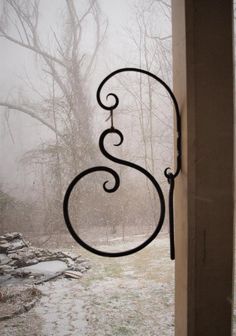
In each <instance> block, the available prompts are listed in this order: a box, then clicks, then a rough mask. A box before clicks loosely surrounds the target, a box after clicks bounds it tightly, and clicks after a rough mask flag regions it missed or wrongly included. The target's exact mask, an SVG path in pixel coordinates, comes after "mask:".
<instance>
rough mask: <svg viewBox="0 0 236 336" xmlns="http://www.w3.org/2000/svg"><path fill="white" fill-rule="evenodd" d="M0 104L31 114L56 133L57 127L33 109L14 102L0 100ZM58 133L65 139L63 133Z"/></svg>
mask: <svg viewBox="0 0 236 336" xmlns="http://www.w3.org/2000/svg"><path fill="white" fill-rule="evenodd" d="M0 106H3V107H7V108H8V109H9V110H17V111H20V112H22V113H24V114H26V115H28V116H30V117H31V118H33V119H35V120H37V121H39V122H40V123H41V124H43V125H44V126H47V127H48V128H49V129H50V130H51V131H53V132H54V133H55V132H56V129H55V128H54V127H53V126H52V125H50V124H49V123H48V122H47V121H45V120H44V119H42V118H41V117H40V116H38V115H37V114H35V113H34V112H33V111H31V110H29V109H27V108H25V107H23V106H20V105H14V104H10V103H7V102H2V101H0ZM58 135H59V136H60V137H61V138H62V139H63V135H62V134H60V133H58Z"/></svg>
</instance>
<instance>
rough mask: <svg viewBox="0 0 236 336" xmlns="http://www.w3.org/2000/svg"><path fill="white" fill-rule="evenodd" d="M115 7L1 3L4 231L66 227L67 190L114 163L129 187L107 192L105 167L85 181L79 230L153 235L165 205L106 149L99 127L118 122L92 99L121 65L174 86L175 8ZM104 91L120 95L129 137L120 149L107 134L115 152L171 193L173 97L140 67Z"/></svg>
mask: <svg viewBox="0 0 236 336" xmlns="http://www.w3.org/2000/svg"><path fill="white" fill-rule="evenodd" d="M114 6H116V7H115V8H112V7H111V3H110V2H109V1H107V0H103V1H96V0H91V1H88V0H87V1H73V0H64V1H63V0H60V1H54V2H53V1H52V2H50V4H49V2H48V1H36V0H35V1H33V0H31V1H23V0H22V1H21V0H2V1H1V20H0V44H1V48H2V49H3V59H4V57H5V63H4V61H3V63H2V69H1V72H3V73H4V71H5V70H4V64H5V65H6V64H7V62H8V56H9V55H11V56H10V58H9V59H10V60H13V61H12V67H11V75H9V76H8V74H7V73H4V78H5V80H2V81H1V95H0V106H1V108H0V111H1V115H0V117H1V142H2V144H1V152H2V154H1V161H2V162H4V168H2V171H1V174H0V183H1V184H0V186H1V187H0V211H1V213H0V216H1V232H6V231H13V230H17V231H23V232H35V231H37V232H38V233H41V234H53V233H59V232H65V231H66V229H65V225H64V223H63V217H62V201H63V195H64V193H65V190H66V187H67V185H68V183H69V182H70V181H71V179H72V178H73V177H74V176H76V175H77V174H78V173H79V172H81V171H82V170H83V169H86V168H89V167H91V166H96V165H99V164H104V165H109V166H112V167H113V166H114V169H116V170H117V172H118V173H119V175H120V177H121V180H122V181H121V188H120V190H119V191H118V192H117V193H116V195H112V197H111V195H106V194H105V193H104V191H103V189H102V184H103V183H104V181H105V180H106V179H107V177H106V176H105V174H104V173H101V174H99V173H96V174H94V175H95V176H93V177H89V178H86V179H85V180H84V182H83V183H81V185H80V186H79V187H78V188H76V191H75V193H74V195H73V199H72V202H71V212H72V217H73V221H74V222H76V225H77V229H78V230H79V231H80V232H81V233H82V234H83V235H84V237H87V239H90V240H93V239H95V238H96V239H100V238H102V237H103V238H104V236H105V237H106V239H107V240H109V238H110V237H112V236H113V237H114V236H115V237H123V238H124V237H125V236H126V235H127V236H129V235H132V234H148V233H149V232H150V231H152V230H153V228H154V226H155V220H156V218H157V217H158V216H159V211H160V210H159V208H158V205H157V203H156V196H155V192H154V190H153V187H152V186H151V185H150V184H149V182H148V181H147V180H146V178H144V177H142V176H141V177H140V176H139V175H138V173H135V172H132V170H131V171H130V170H129V169H126V168H124V167H119V166H118V167H115V165H113V164H111V163H110V162H107V160H106V159H105V158H103V157H102V155H101V153H100V151H99V148H98V144H97V143H98V138H99V134H100V133H101V131H102V130H104V129H106V128H108V127H109V122H110V121H109V120H108V121H107V122H106V121H105V120H106V119H107V117H108V114H106V113H105V112H104V111H102V110H101V108H100V107H99V106H98V105H97V102H96V100H95V98H96V90H97V87H98V85H99V83H100V82H101V81H102V79H103V78H104V77H105V76H106V75H108V74H109V73H110V72H111V71H113V70H115V69H117V68H119V67H125V66H134V67H138V68H143V69H146V70H148V71H151V72H153V73H155V74H156V75H158V76H159V77H161V78H162V79H163V80H165V81H166V82H167V83H168V84H169V85H170V86H171V85H172V83H171V81H172V80H171V78H172V74H171V67H172V65H171V62H172V59H171V24H170V17H171V13H170V10H171V9H170V5H169V2H168V1H161V0H156V1H151V0H148V1H138V0H137V1H130V2H128V4H127V2H125V1H121V2H119V6H118V7H117V4H116V5H114V4H113V7H114ZM114 13H115V14H116V18H114ZM154 16H155V17H156V18H158V20H159V24H156V19H155V21H154V20H153V18H154ZM154 22H155V24H154ZM18 58H19V60H18ZM6 69H7V67H6ZM106 90H107V92H104V93H103V94H104V96H103V99H104V100H105V99H106V98H105V97H106V93H109V92H116V93H117V94H118V95H119V98H120V105H119V109H117V111H115V116H114V122H115V126H116V127H117V128H118V129H120V130H122V132H123V133H124V136H125V142H124V145H122V146H121V147H122V148H114V147H113V146H112V144H113V142H114V139H113V138H112V137H111V139H109V143H107V146H108V147H109V150H110V152H112V153H115V154H116V155H117V156H119V157H122V158H124V159H128V160H129V161H133V162H135V163H137V164H140V165H142V166H144V167H145V168H146V169H147V170H148V171H150V172H151V173H152V174H153V175H154V176H155V177H156V178H157V180H158V181H159V182H160V183H161V184H162V187H163V188H164V190H166V184H165V183H166V182H165V178H164V175H163V171H164V168H166V167H168V166H170V167H173V162H172V161H173V153H172V152H173V151H172V148H173V145H172V142H173V134H172V133H173V120H172V118H173V113H172V103H171V101H170V99H169V97H168V96H167V95H166V93H165V92H164V90H163V89H162V88H161V87H160V85H158V84H157V83H155V82H154V81H153V80H152V79H150V78H145V76H141V75H139V74H137V75H135V74H124V75H123V74H122V75H120V76H118V77H117V78H116V80H112V82H111V84H110V87H106ZM106 90H105V91H106ZM110 99H111V101H112V97H110V98H109V100H110ZM144 200H145V202H144ZM104 230H105V231H104ZM104 232H105V233H104Z"/></svg>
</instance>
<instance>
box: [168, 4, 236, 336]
mask: <svg viewBox="0 0 236 336" xmlns="http://www.w3.org/2000/svg"><path fill="white" fill-rule="evenodd" d="M172 15H173V64H174V93H175V95H176V97H177V100H178V102H179V105H180V110H181V115H182V134H183V143H182V147H183V169H182V173H181V174H180V176H179V177H178V179H177V182H176V200H175V204H176V312H175V315H176V336H211V335H212V336H230V335H231V322H232V318H231V314H232V301H233V298H232V278H233V206H234V203H233V142H234V138H233V124H234V118H233V115H234V108H233V29H232V16H233V2H232V1H229V0H217V1H212V0H195V1H194V0H172Z"/></svg>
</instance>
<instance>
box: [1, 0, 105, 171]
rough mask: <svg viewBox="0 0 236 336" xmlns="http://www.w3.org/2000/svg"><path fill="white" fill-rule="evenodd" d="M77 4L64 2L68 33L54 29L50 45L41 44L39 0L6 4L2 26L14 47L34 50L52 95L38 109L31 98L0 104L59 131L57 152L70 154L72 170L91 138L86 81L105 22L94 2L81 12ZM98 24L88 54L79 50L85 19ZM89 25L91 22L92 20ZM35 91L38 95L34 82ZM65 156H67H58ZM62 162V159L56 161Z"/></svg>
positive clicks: (7, 1)
mask: <svg viewBox="0 0 236 336" xmlns="http://www.w3.org/2000/svg"><path fill="white" fill-rule="evenodd" d="M78 7H81V6H76V3H75V1H73V0H65V10H66V14H65V18H64V26H63V30H64V32H63V33H61V34H60V35H59V33H58V32H55V31H54V30H52V31H51V35H50V37H51V40H50V43H49V44H48V45H45V44H44V43H43V42H42V40H43V39H42V38H41V35H40V34H41V32H40V28H39V23H40V15H39V8H40V1H39V0H33V1H30V2H29V1H25V0H21V1H19V0H4V3H3V14H2V17H1V22H0V37H1V38H4V39H7V40H9V41H10V42H12V43H13V44H14V45H15V46H19V48H24V49H28V50H31V51H32V52H33V53H34V54H35V55H36V56H37V57H36V61H37V63H38V64H40V66H41V69H40V70H42V72H43V74H44V82H45V85H47V86H48V95H47V96H46V97H42V95H41V94H40V92H38V93H39V95H40V96H41V100H39V101H38V103H37V105H35V104H33V103H32V101H30V99H29V98H28V97H22V98H21V100H20V101H19V99H18V100H16V101H11V100H10V101H8V100H7V101H6V100H5V101H3V100H1V101H0V106H4V107H6V108H8V109H9V110H17V111H19V112H22V113H24V114H26V115H28V116H30V117H31V118H34V119H36V120H38V121H39V122H40V123H42V124H43V125H45V126H46V127H48V128H49V129H50V130H51V131H53V132H54V133H55V140H56V145H57V149H58V151H63V150H64V151H65V152H66V154H67V155H68V153H70V157H71V159H70V160H69V161H70V166H72V167H73V169H74V171H77V170H78V166H79V160H80V157H79V155H78V154H80V153H82V152H83V151H85V150H87V151H88V153H89V149H90V148H89V141H88V139H91V138H92V131H91V111H92V108H91V106H90V105H89V102H88V97H87V95H86V92H87V91H86V90H87V87H86V85H87V81H88V78H89V76H90V74H91V71H92V70H93V67H94V64H95V61H96V56H97V54H98V51H99V48H100V46H101V43H102V41H103V38H104V36H105V32H106V28H107V23H106V22H104V21H102V18H101V11H100V8H99V6H98V3H97V1H96V0H91V1H87V8H84V9H83V11H82V10H81V8H78ZM88 20H90V21H92V23H93V26H94V30H95V31H94V32H93V34H94V36H95V42H94V48H93V51H92V53H91V54H90V55H88V54H85V52H83V49H82V47H81V43H82V39H83V34H84V25H85V24H88V22H85V21H88ZM90 24H91V22H90ZM31 85H32V88H33V89H34V90H35V91H36V88H35V86H34V84H32V83H31ZM60 154H63V153H60ZM57 160H58V162H59V157H57Z"/></svg>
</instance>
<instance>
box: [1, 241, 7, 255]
mask: <svg viewBox="0 0 236 336" xmlns="http://www.w3.org/2000/svg"><path fill="white" fill-rule="evenodd" d="M8 247H9V244H8V243H3V244H0V253H6V252H7V250H8Z"/></svg>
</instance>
